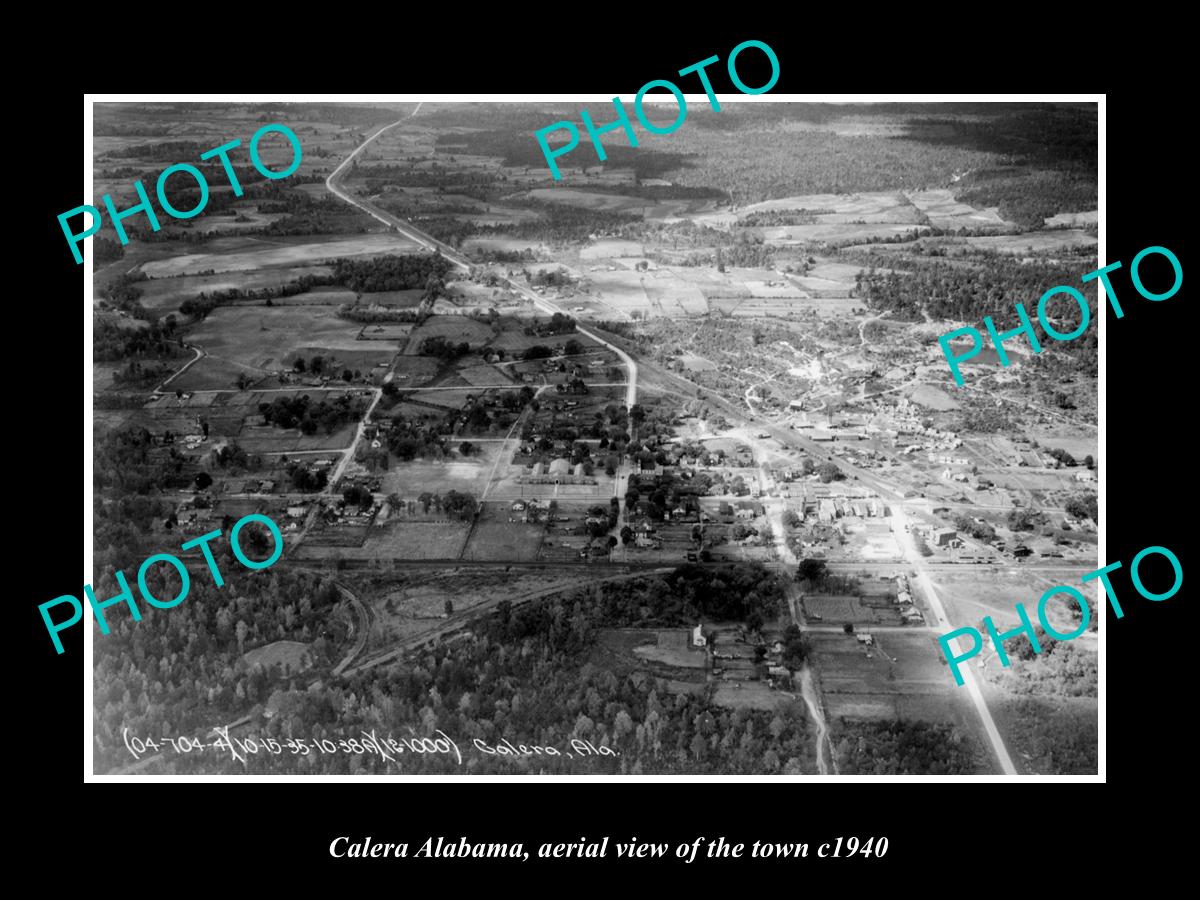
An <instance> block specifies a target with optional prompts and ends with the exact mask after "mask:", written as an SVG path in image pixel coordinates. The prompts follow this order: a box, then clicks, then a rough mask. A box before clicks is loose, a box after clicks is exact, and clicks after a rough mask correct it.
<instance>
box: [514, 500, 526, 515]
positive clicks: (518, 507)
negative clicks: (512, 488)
mask: <svg viewBox="0 0 1200 900" xmlns="http://www.w3.org/2000/svg"><path fill="white" fill-rule="evenodd" d="M512 511H513V512H525V504H524V503H522V502H521V501H520V500H518V501H517V502H516V503H514V504H513V505H512Z"/></svg>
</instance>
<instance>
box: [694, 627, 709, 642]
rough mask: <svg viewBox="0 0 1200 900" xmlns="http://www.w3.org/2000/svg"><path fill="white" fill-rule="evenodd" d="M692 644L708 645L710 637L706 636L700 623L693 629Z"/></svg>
mask: <svg viewBox="0 0 1200 900" xmlns="http://www.w3.org/2000/svg"><path fill="white" fill-rule="evenodd" d="M692 646H693V647H707V646H708V638H706V637H705V636H704V629H702V628H701V627H700V626H699V625H697V626H696V627H695V628H693V629H692Z"/></svg>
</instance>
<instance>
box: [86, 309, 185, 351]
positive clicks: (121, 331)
mask: <svg viewBox="0 0 1200 900" xmlns="http://www.w3.org/2000/svg"><path fill="white" fill-rule="evenodd" d="M174 334H175V327H174V317H173V316H169V317H168V318H167V320H165V321H164V323H163V324H162V325H159V324H158V323H151V324H150V325H149V326H148V327H146V328H122V327H121V326H120V325H118V324H117V323H115V322H113V321H111V320H110V319H103V318H100V317H97V318H96V321H95V326H94V328H93V330H92V335H93V337H92V355H93V358H94V359H95V360H96V362H118V361H120V360H124V359H130V358H139V359H143V358H146V357H152V358H155V359H166V358H171V357H175V356H179V355H180V354H181V353H182V348H181V347H180V345H179V341H178V339H176V338H175V337H174Z"/></svg>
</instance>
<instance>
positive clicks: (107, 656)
mask: <svg viewBox="0 0 1200 900" xmlns="http://www.w3.org/2000/svg"><path fill="white" fill-rule="evenodd" d="M212 546H213V548H214V550H215V551H217V553H216V558H217V566H218V568H219V569H220V571H221V573H222V575H223V576H224V578H225V585H224V586H223V587H220V588H218V587H216V586H215V585H214V584H213V582H212V580H211V575H210V574H209V573H208V572H207V570H206V569H205V566H204V563H203V561H200V563H199V569H198V570H196V572H195V573H194V574H193V576H192V579H191V590H190V592H189V594H188V596H187V599H185V600H184V601H183V602H182V603H180V604H179V605H178V606H176V607H173V608H171V609H165V610H164V609H155V608H153V607H150V606H149V605H148V604H145V605H143V604H141V603H140V601H139V606H140V607H141V611H142V621H140V622H134V621H133V620H132V619H131V618H130V617H129V614H128V612H127V611H126V610H125V607H124V606H117V607H113V608H112V609H111V610H110V611H109V616H108V623H109V628H110V629H111V630H110V633H109V634H108V635H106V636H100V635H99V633H98V632H97V636H96V644H95V648H96V668H95V687H94V694H93V698H94V702H95V708H94V713H93V715H94V721H95V730H94V739H95V750H96V756H95V766H96V770H97V771H99V772H106V771H110V770H111V769H113V768H117V767H120V766H125V765H129V764H130V763H132V762H133V761H134V760H133V758H132V757H131V756H130V755H129V753H128V752H127V751H126V749H125V746H124V742H123V740H122V729H123V728H128V729H129V730H130V731H131V732H132V733H134V734H136V735H139V736H142V737H145V736H153V737H156V738H161V737H163V736H171V737H174V736H176V735H180V734H184V735H188V734H192V733H193V732H196V731H199V730H201V729H206V728H210V727H212V726H214V725H218V724H223V723H225V722H229V721H232V720H233V719H235V718H237V717H238V716H239V715H242V714H244V713H245V712H246V711H248V710H249V708H250V707H251V706H253V705H254V704H255V703H263V702H266V700H267V699H268V697H269V695H270V693H271V692H272V691H273V690H275V689H277V688H279V687H288V686H292V685H295V684H296V682H295V681H294V680H293V679H292V678H290V677H289V673H288V672H285V671H283V668H282V667H281V666H272V667H271V668H264V667H262V666H255V667H250V666H248V665H247V664H246V661H245V658H244V656H243V654H244V653H246V652H247V651H250V650H252V649H254V648H256V647H260V646H263V645H266V644H270V643H273V642H275V641H280V640H290V641H302V642H304V643H306V644H307V645H308V646H307V650H308V655H309V657H310V659H311V660H312V662H313V664H314V665H315V666H316V668H317V670H318V671H324V670H327V669H328V667H329V666H330V665H331V664H332V663H334V662H336V661H337V658H338V654H339V653H340V652H341V650H342V646H343V644H344V643H345V639H346V634H347V632H348V630H349V629H348V622H349V615H348V613H347V611H346V610H345V609H344V607H343V601H342V599H341V595H340V594H339V593H338V591H337V590H335V589H334V588H333V586H332V585H331V584H330V583H329V582H328V581H326V580H325V579H324V578H323V577H321V576H318V575H315V574H313V573H309V572H304V571H296V570H280V569H271V570H269V571H263V572H252V573H248V572H246V571H245V570H244V569H243V567H242V566H241V565H240V564H239V563H237V562H235V561H234V560H233V558H232V555H231V553H230V552H229V550H230V548H229V545H228V543H227V542H225V541H221V542H213V544H212ZM160 570H165V571H166V572H168V573H170V576H169V577H170V578H172V579H175V581H174V582H173V583H172V584H165V583H163V581H162V579H161V578H159V577H158V576H159V575H160ZM126 576H127V577H130V580H132V577H131V576H130V575H129V573H128V572H126ZM148 581H149V584H150V587H151V590H152V592H153V593H155V594H156V595H157V596H159V597H166V598H169V597H174V596H176V594H177V593H178V588H179V584H178V576H177V575H176V574H175V571H174V569H172V568H171V567H170V566H159V567H157V568H156V569H152V570H151V571H150V573H149V575H148ZM118 591H119V587H118V585H117V584H116V582H115V580H113V579H112V578H111V577H110V576H107V577H104V578H102V579H101V580H100V582H98V583H97V585H96V596H97V597H98V598H107V597H111V596H115V595H116V594H117V592H118ZM134 591H135V595H136V591H137V589H136V587H135V588H134ZM291 674H293V675H294V674H296V673H291Z"/></svg>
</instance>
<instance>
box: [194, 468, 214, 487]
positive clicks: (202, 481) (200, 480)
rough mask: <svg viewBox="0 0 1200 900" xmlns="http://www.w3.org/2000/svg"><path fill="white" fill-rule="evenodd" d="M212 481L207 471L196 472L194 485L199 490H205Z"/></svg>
mask: <svg viewBox="0 0 1200 900" xmlns="http://www.w3.org/2000/svg"><path fill="white" fill-rule="evenodd" d="M212 483H213V480H212V476H211V475H209V474H208V473H207V472H197V473H196V487H197V488H199V489H200V490H202V491H204V490H207V489H208V488H209V486H210V485H212Z"/></svg>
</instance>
